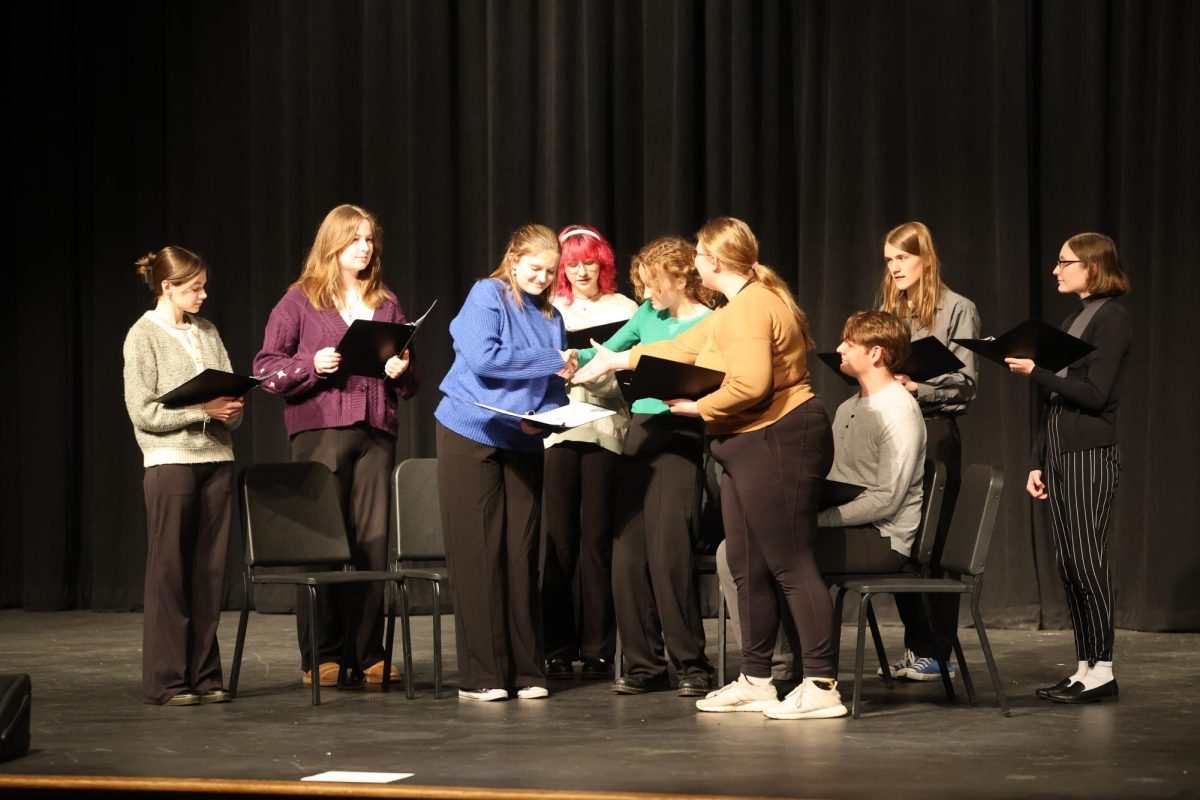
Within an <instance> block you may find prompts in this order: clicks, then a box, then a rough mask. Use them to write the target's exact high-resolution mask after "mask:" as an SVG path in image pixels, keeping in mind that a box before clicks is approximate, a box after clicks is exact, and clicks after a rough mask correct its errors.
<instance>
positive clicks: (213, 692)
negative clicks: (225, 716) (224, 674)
mask: <svg viewBox="0 0 1200 800" xmlns="http://www.w3.org/2000/svg"><path fill="white" fill-rule="evenodd" d="M229 700H230V697H229V691H228V690H227V689H222V688H221V687H219V686H218V687H217V688H215V689H205V690H204V694H202V695H200V702H201V703H228V702H229Z"/></svg>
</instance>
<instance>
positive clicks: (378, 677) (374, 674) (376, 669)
mask: <svg viewBox="0 0 1200 800" xmlns="http://www.w3.org/2000/svg"><path fill="white" fill-rule="evenodd" d="M363 674H364V675H366V676H367V683H383V662H382V661H376V662H375V663H374V664H372V665H371V666H369V667H367V669H366V671H365V672H364V673H363ZM398 680H400V668H399V667H398V666H396V665H395V664H392V681H398Z"/></svg>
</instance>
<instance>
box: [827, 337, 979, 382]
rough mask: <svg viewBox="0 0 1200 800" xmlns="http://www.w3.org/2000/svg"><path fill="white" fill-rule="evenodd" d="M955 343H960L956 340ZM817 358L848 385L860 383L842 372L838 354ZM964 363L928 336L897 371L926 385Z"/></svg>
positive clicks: (914, 344) (948, 349) (914, 345)
mask: <svg viewBox="0 0 1200 800" xmlns="http://www.w3.org/2000/svg"><path fill="white" fill-rule="evenodd" d="M955 341H958V340H957V339H955ZM817 358H819V359H821V361H823V362H825V364H826V366H828V367H829V368H830V369H832V370H833V371H834V372H836V373H837V374H838V375H840V376H841V377H842V380H844V381H845V382H846V383H849V384H851V385H854V384H857V383H858V381H857V380H855V379H854V378H852V377H850V376H849V375H847V374H846V373H844V372H842V357H841V355H840V354H838V353H817ZM962 366H963V362H962V361H961V360H960V359H959V357H958V356H956V355H954V353H952V352H950V348H948V347H946V345H944V344H942V342H941V340H940V339H938V338H937V337H936V336H926V337H924V338H921V339H917V340H916V341H914V342H913V343H912V353H910V354H909V356H908V358H906V359H905V360H904V365H903V366H901V367H900V369H898V370H896V373H897V374H899V375H907V376H908V377H909V378H911V379H912V380H914V381H916V382H917V383H924V382H925V381H928V380H930V379H931V378H936V377H938V376H940V375H945V374H946V373H947V372H954V371H955V370H958V369H961V368H962Z"/></svg>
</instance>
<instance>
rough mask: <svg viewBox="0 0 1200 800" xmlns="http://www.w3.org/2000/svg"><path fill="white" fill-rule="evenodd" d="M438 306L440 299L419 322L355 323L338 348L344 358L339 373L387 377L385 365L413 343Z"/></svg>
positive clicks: (433, 303) (427, 310)
mask: <svg viewBox="0 0 1200 800" xmlns="http://www.w3.org/2000/svg"><path fill="white" fill-rule="evenodd" d="M436 305H437V300H434V301H433V302H432V303H430V304H429V308H427V309H425V313H424V314H422V315H421V316H420V318H419V319H417V320H416V321H415V322H380V321H378V320H373V319H356V320H354V322H353V323H351V325H350V330H348V331H346V334H345V335H344V336H342V340H341V341H340V342H338V345H337V351H338V353H340V354H341V356H342V362H341V364H339V365H338V372H340V373H343V374H345V375H361V376H363V377H365V378H380V377H383V365H384V364H386V363H387V360H388V359H389V358H391V357H392V356H398V355H400V354H401V353H403V352H404V349H405V348H406V347H408V346H409V345H410V344H411V343H412V340H413V337H415V336H416V335H417V329H419V328H420V327H421V323H422V322H424V321H425V318H426V317H428V316H429V312H430V311H433V307H434V306H436Z"/></svg>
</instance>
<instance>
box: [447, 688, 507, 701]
mask: <svg viewBox="0 0 1200 800" xmlns="http://www.w3.org/2000/svg"><path fill="white" fill-rule="evenodd" d="M458 699H459V700H482V701H484V702H485V703H487V702H491V701H493V700H507V699H508V692H507V691H505V690H504V689H459V690H458Z"/></svg>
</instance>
